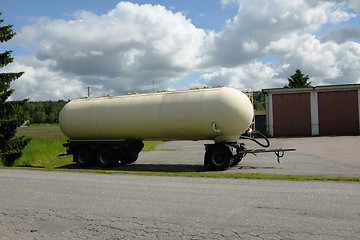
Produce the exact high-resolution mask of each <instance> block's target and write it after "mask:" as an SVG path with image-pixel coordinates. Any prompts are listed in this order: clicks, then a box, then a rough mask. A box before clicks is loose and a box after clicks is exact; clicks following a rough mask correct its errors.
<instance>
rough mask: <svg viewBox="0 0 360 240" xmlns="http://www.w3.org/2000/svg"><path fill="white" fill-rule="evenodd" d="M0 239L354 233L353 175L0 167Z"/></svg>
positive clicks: (357, 215)
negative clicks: (349, 178)
mask: <svg viewBox="0 0 360 240" xmlns="http://www.w3.org/2000/svg"><path fill="white" fill-rule="evenodd" d="M0 186H1V187H0V239H327V240H328V239H336V240H339V239H360V238H359V236H360V225H359V222H360V204H359V199H360V191H359V186H360V185H359V183H355V182H316V181H312V182H288V181H271V180H267V181H266V180H246V179H238V180H235V179H207V178H180V177H176V178H172V177H150V176H132V175H108V174H90V173H71V172H47V171H27V170H12V169H0Z"/></svg>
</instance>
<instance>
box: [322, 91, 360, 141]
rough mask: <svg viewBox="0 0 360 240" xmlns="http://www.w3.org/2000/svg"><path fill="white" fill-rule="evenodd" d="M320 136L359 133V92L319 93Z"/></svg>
mask: <svg viewBox="0 0 360 240" xmlns="http://www.w3.org/2000/svg"><path fill="white" fill-rule="evenodd" d="M318 104H319V131H320V135H341V134H358V133H359V113H358V111H359V110H358V109H359V108H358V92H357V91H356V90H353V91H338V92H319V93H318Z"/></svg>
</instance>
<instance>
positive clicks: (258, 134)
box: [240, 132, 270, 148]
mask: <svg viewBox="0 0 360 240" xmlns="http://www.w3.org/2000/svg"><path fill="white" fill-rule="evenodd" d="M256 135H257V136H260V137H261V138H263V139H264V140H265V141H266V144H263V143H261V142H259V141H258V140H256V139H255V136H256ZM251 136H252V137H251ZM240 138H242V139H249V140H251V141H254V142H256V143H257V144H259V145H260V146H262V147H264V148H267V147H270V141H269V139H268V138H267V137H266V136H265V135H264V134H262V133H259V132H251V133H250V134H249V136H245V135H241V136H240Z"/></svg>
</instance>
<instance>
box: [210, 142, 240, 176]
mask: <svg viewBox="0 0 360 240" xmlns="http://www.w3.org/2000/svg"><path fill="white" fill-rule="evenodd" d="M232 160H233V156H232V154H231V152H230V150H229V149H227V147H225V146H214V147H212V148H210V149H209V150H208V151H207V152H206V153H205V162H206V163H207V164H208V165H209V166H210V169H211V170H213V171H225V170H226V169H227V168H228V167H229V166H230V164H231V162H232Z"/></svg>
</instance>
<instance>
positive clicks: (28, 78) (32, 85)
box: [4, 57, 85, 101]
mask: <svg viewBox="0 0 360 240" xmlns="http://www.w3.org/2000/svg"><path fill="white" fill-rule="evenodd" d="M53 65H54V62H53V61H52V60H47V61H40V60H38V59H36V58H35V57H17V58H16V59H15V63H13V64H10V65H8V66H7V67H5V68H4V72H22V71H24V72H25V74H23V76H22V77H20V78H19V79H17V80H15V81H14V82H12V84H11V88H13V89H15V92H14V93H13V94H12V95H11V97H10V100H12V99H23V98H29V99H30V100H32V101H35V100H50V99H51V100H60V99H64V100H67V99H72V98H79V97H83V96H84V95H80V96H79V93H82V92H84V90H85V88H84V85H83V83H82V82H81V81H79V79H77V78H76V77H75V78H74V77H69V76H68V77H65V76H63V73H61V72H56V71H53V70H52V66H53Z"/></svg>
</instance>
